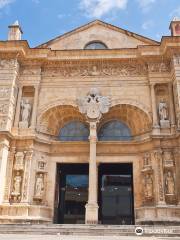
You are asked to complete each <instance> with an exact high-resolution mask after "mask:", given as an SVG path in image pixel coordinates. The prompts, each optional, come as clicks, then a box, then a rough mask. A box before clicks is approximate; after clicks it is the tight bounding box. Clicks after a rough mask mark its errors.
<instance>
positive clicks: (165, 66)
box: [148, 62, 171, 73]
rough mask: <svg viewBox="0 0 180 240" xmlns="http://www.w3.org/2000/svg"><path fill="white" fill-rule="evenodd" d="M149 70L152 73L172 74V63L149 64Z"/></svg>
mask: <svg viewBox="0 0 180 240" xmlns="http://www.w3.org/2000/svg"><path fill="white" fill-rule="evenodd" d="M148 69H149V71H150V72H159V73H163V72H170V70H171V68H170V63H169V62H157V63H149V65H148Z"/></svg>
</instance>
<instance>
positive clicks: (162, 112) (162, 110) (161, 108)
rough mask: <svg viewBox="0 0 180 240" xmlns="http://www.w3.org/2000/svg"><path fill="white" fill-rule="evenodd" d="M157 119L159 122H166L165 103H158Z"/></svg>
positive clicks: (166, 110) (166, 111)
mask: <svg viewBox="0 0 180 240" xmlns="http://www.w3.org/2000/svg"><path fill="white" fill-rule="evenodd" d="M159 118H160V120H162V121H163V120H168V106H167V103H166V102H164V101H161V102H160V103H159Z"/></svg>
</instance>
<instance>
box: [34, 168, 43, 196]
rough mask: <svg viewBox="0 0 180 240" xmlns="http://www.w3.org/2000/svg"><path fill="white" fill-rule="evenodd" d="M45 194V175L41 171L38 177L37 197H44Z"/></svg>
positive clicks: (36, 185)
mask: <svg viewBox="0 0 180 240" xmlns="http://www.w3.org/2000/svg"><path fill="white" fill-rule="evenodd" d="M43 194H44V176H43V174H42V173H41V174H39V175H38V176H37V178H36V184H35V197H36V198H42V197H43Z"/></svg>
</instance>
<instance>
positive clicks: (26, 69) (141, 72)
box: [0, 18, 180, 225]
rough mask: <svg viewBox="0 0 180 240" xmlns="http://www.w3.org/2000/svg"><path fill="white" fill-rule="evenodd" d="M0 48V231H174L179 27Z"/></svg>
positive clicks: (85, 31) (87, 28) (179, 163)
mask: <svg viewBox="0 0 180 240" xmlns="http://www.w3.org/2000/svg"><path fill="white" fill-rule="evenodd" d="M170 30H171V36H164V37H162V39H161V42H157V41H154V40H152V39H149V38H146V37H143V36H140V35H138V34H135V33H132V32H130V31H127V30H124V29H121V28H119V27H116V26H113V25H110V24H107V23H104V22H102V21H99V20H96V21H93V22H91V23H88V24H86V25H84V26H82V27H79V28H77V29H75V30H73V31H71V32H68V33H66V34H64V35H62V36H60V37H57V38H55V39H53V40H50V41H49V42H46V43H44V44H41V45H40V46H37V47H35V48H30V47H29V45H28V42H27V41H25V40H21V35H22V30H21V28H20V26H19V23H18V22H15V23H14V24H13V25H11V26H9V34H8V40H7V41H0V183H1V184H0V223H46V222H47V223H57V224H59V223H61V224H69V223H71V224H110V225H113V224H116V225H121V224H122V225H129V224H179V223H180V20H179V19H177V18H175V19H174V20H173V21H172V22H171V24H170Z"/></svg>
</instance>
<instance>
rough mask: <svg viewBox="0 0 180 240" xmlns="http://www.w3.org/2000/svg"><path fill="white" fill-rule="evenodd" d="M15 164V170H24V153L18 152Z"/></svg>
mask: <svg viewBox="0 0 180 240" xmlns="http://www.w3.org/2000/svg"><path fill="white" fill-rule="evenodd" d="M15 159H16V160H15V164H14V169H15V170H22V169H23V168H24V153H23V152H17V153H16V154H15Z"/></svg>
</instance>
